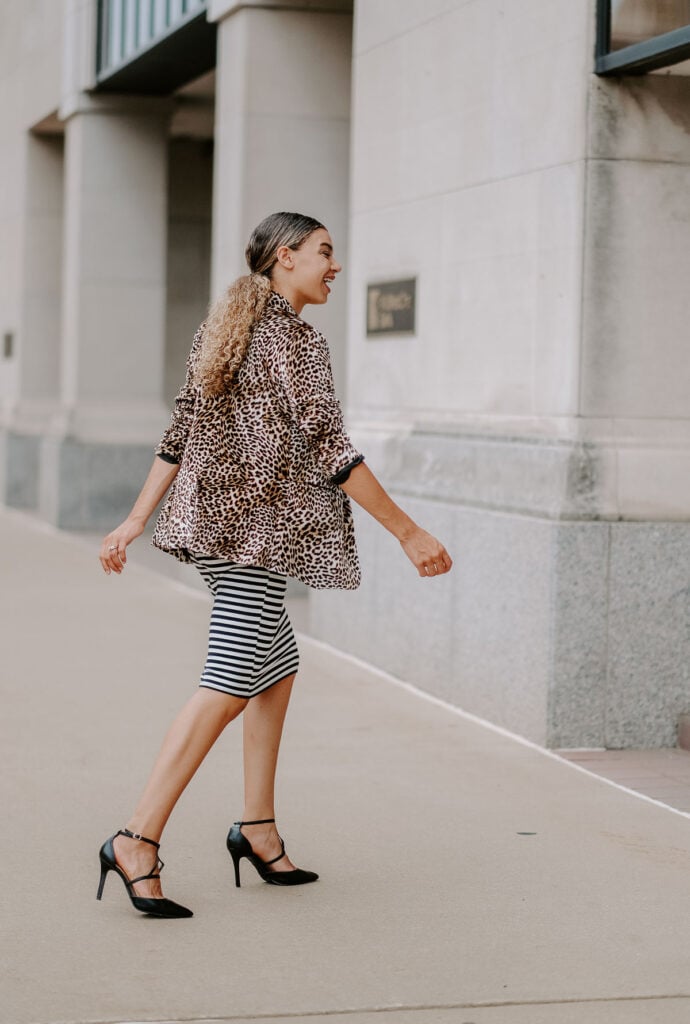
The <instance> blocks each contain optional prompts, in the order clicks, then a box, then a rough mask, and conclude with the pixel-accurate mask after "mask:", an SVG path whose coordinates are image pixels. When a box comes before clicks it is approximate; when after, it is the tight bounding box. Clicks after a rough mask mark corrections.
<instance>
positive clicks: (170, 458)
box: [155, 449, 180, 466]
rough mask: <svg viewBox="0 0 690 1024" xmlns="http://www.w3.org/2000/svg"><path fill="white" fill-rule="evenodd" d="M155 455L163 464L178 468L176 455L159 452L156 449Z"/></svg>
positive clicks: (178, 462)
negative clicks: (167, 463) (166, 463)
mask: <svg viewBox="0 0 690 1024" xmlns="http://www.w3.org/2000/svg"><path fill="white" fill-rule="evenodd" d="M155 454H156V455H157V456H158V458H159V459H162V460H163V462H169V463H170V465H171V466H179V464H180V459H178V458H177V456H176V455H171V453H170V452H159V451H158V449H156V452H155Z"/></svg>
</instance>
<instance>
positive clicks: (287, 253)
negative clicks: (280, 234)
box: [276, 245, 295, 270]
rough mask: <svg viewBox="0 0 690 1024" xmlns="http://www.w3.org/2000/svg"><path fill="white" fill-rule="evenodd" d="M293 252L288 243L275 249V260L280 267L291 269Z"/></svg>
mask: <svg viewBox="0 0 690 1024" xmlns="http://www.w3.org/2000/svg"><path fill="white" fill-rule="evenodd" d="M293 256H294V253H293V251H292V249H291V248H290V246H289V245H281V246H280V248H279V249H277V250H276V260H277V261H278V263H280V265H281V267H285V269H286V270H292V268H293V267H294V265H295V263H294V259H293Z"/></svg>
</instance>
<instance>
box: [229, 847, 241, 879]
mask: <svg viewBox="0 0 690 1024" xmlns="http://www.w3.org/2000/svg"><path fill="white" fill-rule="evenodd" d="M229 841H230V840H229V838H228V842H229ZM228 849H229V850H230V856H231V857H232V863H233V865H234V867H235V886H236V888H238V889H239V887H240V861H241V860H242V854H241V853H238V852H237V850H231V849H230V847H229V846H228Z"/></svg>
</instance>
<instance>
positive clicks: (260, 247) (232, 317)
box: [194, 213, 323, 396]
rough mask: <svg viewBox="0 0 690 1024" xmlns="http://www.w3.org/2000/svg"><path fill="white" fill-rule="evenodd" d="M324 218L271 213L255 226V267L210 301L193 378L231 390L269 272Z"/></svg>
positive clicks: (250, 253)
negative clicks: (284, 252)
mask: <svg viewBox="0 0 690 1024" xmlns="http://www.w3.org/2000/svg"><path fill="white" fill-rule="evenodd" d="M322 227H323V224H321V222H320V221H318V220H315V219H314V218H313V217H308V216H306V215H305V214H301V213H272V214H271V215H270V216H269V217H266V218H265V219H264V220H262V221H261V223H260V224H259V225H258V226H257V227H256V228H255V229H254V231H253V232H252V236H251V238H250V239H249V244H248V245H247V248H246V250H245V258H246V260H247V265H248V266H249V269H250V271H251V273H250V274H247V275H245V276H244V277H238V278H237V280H236V281H234V282H233V283H232V284H231V285H230V287H229V288H228V289H227V291H226V292H225V294H224V295H222V296H221V298H220V299H219V300H218V301H217V302H216V303H215V304H214V305H213V306H212V307H211V309H210V311H209V314H208V316H207V318H206V321H205V323H204V326H203V331H202V337H201V349H200V353H199V359H198V361H197V364H196V368H195V374H194V376H195V380H196V383H197V384H198V385H199V386H200V388H201V390H202V392H203V393H204V394H205V395H208V396H215V395H221V394H224V393H226V392H228V391H230V390H231V389H232V387H233V385H234V383H235V381H236V380H237V374H238V373H239V369H240V367H241V365H242V363H243V361H244V357H245V356H246V354H247V349H248V348H249V342H250V341H251V337H252V332H253V330H254V327H255V326H256V324H257V323H258V321H259V320H260V319H261V315H262V313H263V311H264V309H265V307H266V303H267V302H268V299H269V297H270V294H271V291H272V287H271V274H272V271H273V267H274V266H275V263H276V253H277V251H278V249H280V248H281V246H284V245H287V246H289V248H290V249H299V248H300V246H301V245H302V244H303V242H304V241H305V240H306V239H307V238H308V237H309V235H310V234H311V233H312V232H313V231H316V230H317V229H318V228H322Z"/></svg>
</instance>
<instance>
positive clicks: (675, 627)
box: [310, 497, 690, 748]
mask: <svg viewBox="0 0 690 1024" xmlns="http://www.w3.org/2000/svg"><path fill="white" fill-rule="evenodd" d="M399 500H400V502H401V504H402V505H403V507H404V508H405V509H406V510H407V511H409V512H410V514H411V515H412V516H413V518H415V519H416V520H417V521H418V522H419V523H421V524H422V525H423V526H424V527H425V528H427V529H429V530H430V531H431V532H432V533H435V534H436V535H437V536H439V537H440V538H441V539H442V540H443V542H444V543H445V544H446V546H447V547H448V550H449V551H450V553H451V555H452V556H453V558H454V563H455V564H454V569H453V571H452V572H451V573H450V574H448V575H447V576H444V577H442V578H440V579H437V580H428V579H420V578H419V577H417V576H416V573H415V570H414V569H413V568H412V566H411V565H410V563H409V562H408V561H407V559H406V558H405V557H404V556H403V555H402V554H401V552H400V549H399V546H398V544H397V542H396V541H395V540H394V539H393V538H392V537H389V536H388V535H385V534H383V533H382V532H381V528H380V527H379V526H377V524H376V523H375V522H374V521H373V520H371V519H369V517H367V516H365V515H364V514H363V513H360V512H359V511H357V535H358V540H359V547H360V553H361V558H362V564H363V570H364V581H363V584H362V587H361V588H360V590H359V591H357V592H354V593H352V592H337V591H320V592H317V591H315V592H313V594H312V597H311V602H310V604H311V611H310V619H311V632H312V634H313V635H314V636H316V637H318V638H320V639H322V640H324V641H326V642H328V643H330V644H333V645H334V646H335V647H338V648H341V649H342V650H345V651H348V652H350V653H352V654H355V655H356V656H358V657H360V658H362V659H364V660H365V661H368V662H370V663H371V664H373V665H376V666H378V667H380V668H382V669H384V670H386V671H388V672H390V673H392V674H393V675H395V676H397V677H398V678H400V679H403V680H407V681H409V682H411V683H414V684H415V685H418V686H420V687H422V688H424V689H426V690H428V691H429V692H430V693H433V694H435V695H437V696H439V697H441V698H443V699H445V700H448V701H450V702H451V703H454V704H456V705H458V706H460V707H462V708H463V709H465V710H466V711H469V712H472V713H474V714H477V715H479V716H481V717H484V718H487V719H489V720H490V721H492V722H495V723H497V724H499V725H502V726H505V727H506V728H508V729H511V730H513V731H515V732H517V733H520V734H521V735H523V736H526V737H528V738H529V739H531V740H534V741H536V742H537V743H540V744H544V745H546V746H549V747H556V748H558V747H612V748H622V747H655V746H661V747H664V746H674V745H675V743H676V733H677V724H678V715H679V714H680V713H682V712H685V711H687V710H688V708H690V628H689V623H690V586H689V585H688V577H687V566H688V564H690V523H634V522H596V521H595V522H587V521H579V522H569V521H562V520H561V521H554V520H547V519H540V518H537V517H531V516H520V515H515V514H505V513H500V512H490V511H486V510H480V509H467V508H462V507H457V506H451V505H442V504H440V503H433V502H428V501H422V500H418V499H410V498H409V497H404V498H403V497H400V498H399Z"/></svg>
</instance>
